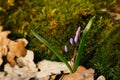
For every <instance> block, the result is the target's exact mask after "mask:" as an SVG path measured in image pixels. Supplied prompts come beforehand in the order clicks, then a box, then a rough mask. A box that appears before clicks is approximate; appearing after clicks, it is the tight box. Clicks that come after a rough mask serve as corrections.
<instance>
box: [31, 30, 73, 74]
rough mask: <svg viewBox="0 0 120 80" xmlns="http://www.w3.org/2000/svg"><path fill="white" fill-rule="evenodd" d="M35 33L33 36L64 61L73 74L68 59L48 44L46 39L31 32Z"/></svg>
mask: <svg viewBox="0 0 120 80" xmlns="http://www.w3.org/2000/svg"><path fill="white" fill-rule="evenodd" d="M31 32H32V33H33V35H34V36H35V37H36V38H37V39H38V40H40V41H41V42H42V43H43V44H45V45H46V46H47V47H48V48H49V49H50V50H51V51H52V52H53V53H54V54H55V55H56V56H57V57H58V58H59V59H60V60H61V61H63V62H64V63H65V64H66V66H67V67H68V69H69V70H70V72H73V70H72V68H71V66H70V64H69V63H68V61H67V59H66V58H65V57H64V56H63V55H62V54H60V53H59V52H58V51H57V49H55V48H54V47H53V46H52V45H51V44H50V43H49V42H47V41H46V40H45V39H44V38H42V37H41V36H40V35H38V34H37V33H35V32H34V31H31Z"/></svg>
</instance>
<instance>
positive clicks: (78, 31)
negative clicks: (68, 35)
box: [74, 26, 81, 43]
mask: <svg viewBox="0 0 120 80" xmlns="http://www.w3.org/2000/svg"><path fill="white" fill-rule="evenodd" d="M80 29H81V27H80V26H79V27H78V29H77V31H76V35H75V38H74V41H75V43H77V42H78V38H79V36H80Z"/></svg>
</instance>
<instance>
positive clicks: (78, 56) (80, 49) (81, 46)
mask: <svg viewBox="0 0 120 80" xmlns="http://www.w3.org/2000/svg"><path fill="white" fill-rule="evenodd" d="M94 19H95V16H94V17H92V18H91V19H90V20H89V22H88V24H87V26H86V27H85V29H84V31H83V35H82V39H81V40H80V44H79V47H78V51H77V54H76V59H75V63H74V70H73V71H76V70H77V68H78V66H79V63H80V61H81V58H82V56H83V53H84V45H85V43H86V39H87V36H88V32H89V30H90V28H91V26H92V23H93V21H94Z"/></svg>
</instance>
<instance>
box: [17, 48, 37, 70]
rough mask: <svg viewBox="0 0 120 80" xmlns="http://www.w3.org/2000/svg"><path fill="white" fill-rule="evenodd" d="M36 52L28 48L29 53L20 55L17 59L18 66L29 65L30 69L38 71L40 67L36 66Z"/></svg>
mask: <svg viewBox="0 0 120 80" xmlns="http://www.w3.org/2000/svg"><path fill="white" fill-rule="evenodd" d="M33 60H34V53H33V51H30V50H27V54H26V56H25V57H19V58H18V59H17V63H18V66H21V67H24V66H26V67H28V69H29V70H30V71H33V72H36V71H38V69H37V68H36V64H35V63H34V61H33Z"/></svg>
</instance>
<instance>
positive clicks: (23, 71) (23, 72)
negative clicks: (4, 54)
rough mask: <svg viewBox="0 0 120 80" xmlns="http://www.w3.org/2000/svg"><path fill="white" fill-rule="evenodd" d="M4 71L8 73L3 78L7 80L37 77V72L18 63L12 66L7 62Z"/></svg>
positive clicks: (26, 79)
mask: <svg viewBox="0 0 120 80" xmlns="http://www.w3.org/2000/svg"><path fill="white" fill-rule="evenodd" d="M4 71H5V72H6V73H7V75H5V76H4V77H3V78H4V79H6V80H29V79H30V78H32V77H35V72H33V71H31V70H29V68H28V67H26V66H25V67H22V68H20V67H19V66H18V65H15V66H14V67H11V66H10V64H6V65H5V68H4Z"/></svg>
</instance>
